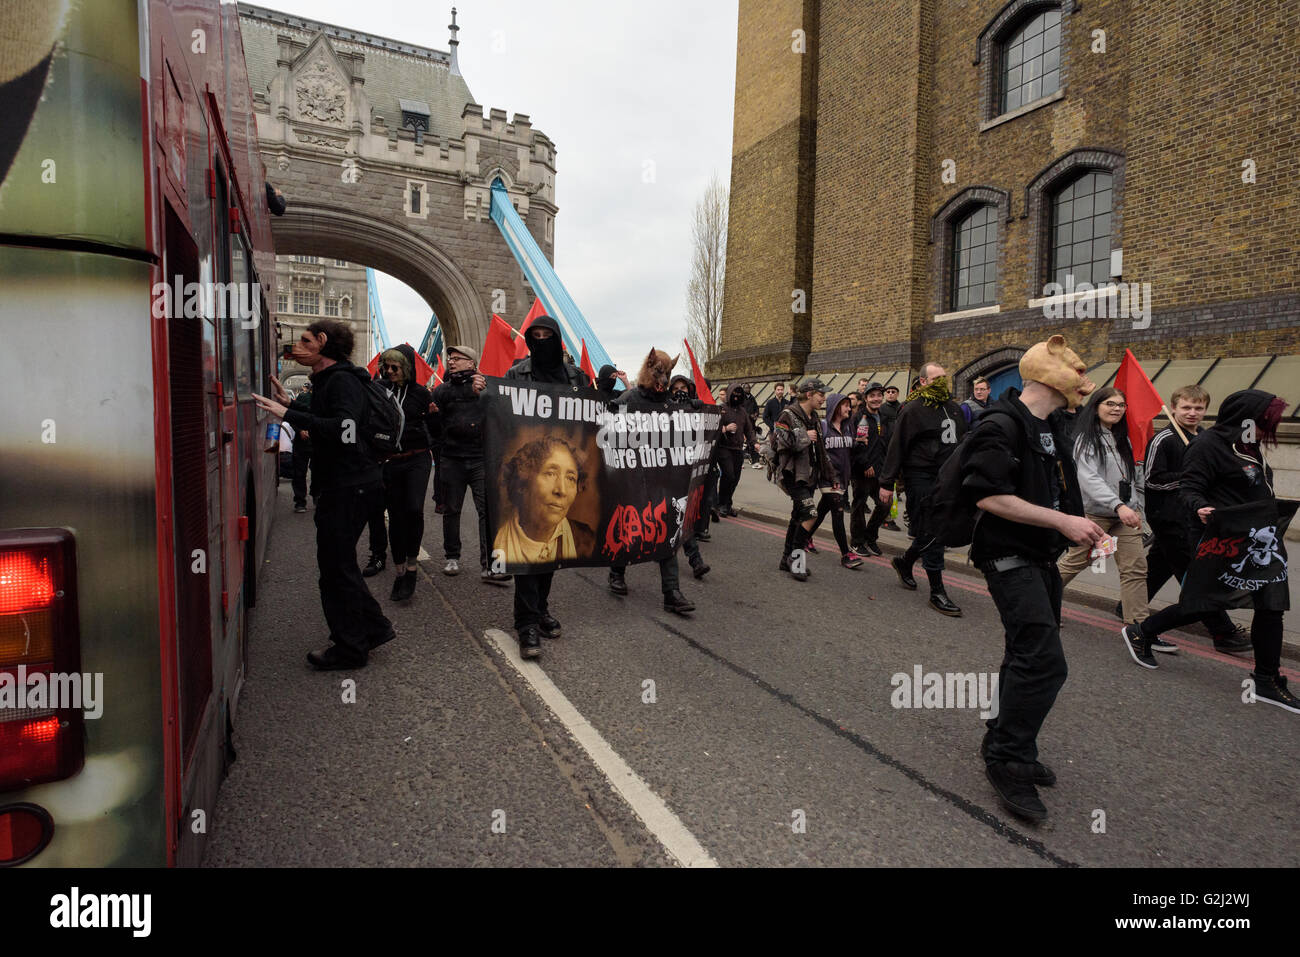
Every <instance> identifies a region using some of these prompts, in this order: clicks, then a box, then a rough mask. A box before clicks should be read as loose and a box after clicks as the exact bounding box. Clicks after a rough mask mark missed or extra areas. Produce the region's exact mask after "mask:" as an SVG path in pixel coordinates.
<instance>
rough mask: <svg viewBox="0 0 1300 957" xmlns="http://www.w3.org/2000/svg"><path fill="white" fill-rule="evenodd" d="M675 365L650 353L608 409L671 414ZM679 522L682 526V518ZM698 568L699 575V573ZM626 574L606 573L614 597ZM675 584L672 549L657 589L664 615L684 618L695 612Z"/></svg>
mask: <svg viewBox="0 0 1300 957" xmlns="http://www.w3.org/2000/svg"><path fill="white" fill-rule="evenodd" d="M675 365H677V359H676V358H672V357H670V356H669V355H668V353H666V352H661V351H660V350H658V349H651V350H650V354H649V355H647V356H646V358H645V361H644V362H642V363H641V371H640V372H638V373H637V377H636V385H635V386H633V387H632V388H630V389H626V390H625V391H624V392H623V394H622V395H620V396H619V397H618V398H617V399H615V400H614V401H613V402H611V403H610V408H611V409H613V410H614V411H616V412H670V411H672V407H671V406H670V405H669V396H668V385H669V382H670V381H671V380H670V376H671V375H672V371H673V366H675ZM682 521H683V525H684V522H685V515H684V514H683V515H682ZM681 531H682V533H683V534H690V530H688V529H686V528H684V527H683V528H682V530H681ZM690 541H691V550H693V551H694V552H695V555H694V556H693V557H692V559H691V566H692V568H695V569H696V573H695V577H696V578H700V577H702V576H703V574H704V572H707V571H708V566H706V565H704V560H703V559H702V558H700V557H699V554H700V550H699V548H698V547H697V546H695V544H694V535H693V534H691V535H690ZM688 554H689V552H688ZM701 567H703V571H700V570H699V569H700V568H701ZM626 572H627V565H613V566H611V567H610V569H609V590H610V591H611V592H613V593H614V594H615V595H626V594H627V579H626V578H625V577H624V576H625V574H626ZM679 584H680V578H679V576H678V571H677V550H676V549H674V550H673V553H672V554H671V555H669V556H668V557H667V558H665V559H663V560H662V561H660V562H659V585H660V588H661V590H662V591H663V593H664V611H671V612H673V613H674V614H678V615H686V614H689V613H691V612H693V611H694V610H695V605H693V604H692V603H691V602H690V600H689V599H687V597H686V596H685V595H683V594H682V592H681V588H680V587H679Z"/></svg>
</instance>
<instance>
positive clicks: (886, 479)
mask: <svg viewBox="0 0 1300 957" xmlns="http://www.w3.org/2000/svg"><path fill="white" fill-rule="evenodd" d="M917 383H918V384H917V387H916V389H914V390H913V391H912V394H911V395H909V396H908V397H907V403H906V404H905V405H904V406H903V410H902V411H901V412H900V413H899V414H898V419H897V421H896V422H895V423H894V427H893V432H892V434H891V435H890V438H889V448H888V450H887V451H886V452H885V466H884V468H883V470H882V471H881V475H880V501H881V503H882V504H884V505H885V506H888V505H889V500H890V499H891V498H892V497H893V494H894V493H893V489H894V483H895V482H897V481H898V479H899V478H902V480H903V482H904V484H905V485H906V487H907V525H908V528H909V529H911V531H912V534H913V535H914V536H915V537H914V538H913V539H912V541H911V543H910V544H909V545H908V546H907V551H905V552H904V553H903V554H902V555H901V556H899V557H898V558H894V559H891V560H890V564H891V565H892V566H893V568H894V571H895V573H896V574H897V575H898V580H899V582H900V583H901V584H902V585H903V587H904V588H907V589H910V590H912V591H915V590H916V579H915V578H913V577H912V568H913V566H914V565H915V564H916V560H917V559H918V558H919V559H921V567H922V568H924V569H925V574H926V576H927V577H928V578H929V579H930V607H931V608H933V609H934V610H935V611H937V612H939V613H940V614H944V615H948V616H949V617H951V618H960V617H961V609H960V608H958V607H957V605H956V603H954V602H953V600H952V599H951V598H949V597H948V593H947V591H946V590H945V589H944V585H943V542H942V541H941V540H940V537H939V536H938V535H937V534H936V533H935V532H934V530H932V529H930V528H929V527H928V526H927V524H926V516H925V498H926V496H927V495H929V493H930V490H931V489H932V488H933V487H934V484H935V478H936V476H937V475H938V472H939V469H940V468H942V466H943V464H944V462H946V461H947V460H948V457H949V456H950V455H952V453H953V450H954V449H955V448H956V447H957V443H958V442H960V441H961V438H962V436H963V435H965V434H966V419H965V417H964V416H963V415H962V414H961V409H960V408H958V406H957V403H956V402H954V401H953V400H952V392H951V391H950V390H949V387H948V373H947V372H945V371H944V368H943V366H941V365H939V363H937V362H926V363H923V364H922V365H921V376H920V378H919V379H918V380H917Z"/></svg>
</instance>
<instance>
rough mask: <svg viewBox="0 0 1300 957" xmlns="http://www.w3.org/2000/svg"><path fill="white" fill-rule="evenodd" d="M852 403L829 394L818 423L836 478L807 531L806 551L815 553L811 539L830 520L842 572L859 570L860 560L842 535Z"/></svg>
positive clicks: (849, 466) (850, 452) (849, 468)
mask: <svg viewBox="0 0 1300 957" xmlns="http://www.w3.org/2000/svg"><path fill="white" fill-rule="evenodd" d="M852 406H853V402H852V400H851V399H850V397H849V396H847V395H840V394H839V393H838V392H832V393H831V394H830V396H829V397H828V398H827V400H826V418H825V419H823V420H822V422H821V430H822V443H823V446H824V447H825V449H826V458H827V459H828V460H829V461H830V463H831V468H832V469H833V470H834V473H835V478H834V481H833V482H832V484H831V487H830V488H828V489H827V488H823V489H822V492H821V497H820V498H819V499H818V500H817V517H816V518H815V519H814V520H813V525H812V528H810V529H809V530H808V550H809V551H810V552H815V551H816V550H817V549H816V548H815V547H814V544H813V542H814V539H813V536H814V535H815V534H816V533H817V529H818V528H819V527H821V523H822V519H824V518H825V517H826V516H827V515H828V514H829V515H830V517H831V531H832V533H833V534H834V535H835V544H837V545H838V546H839V547H840V564H841V565H843V566H844V567H845V568H861V567H862V556H860V555H859V554H858V553H857V552H855V551H853V550H852V549H851V548H849V538H848V535H846V534H845V533H844V498H845V496H846V495H847V494H848V488H849V476H850V475H851V474H852V472H853V468H852V459H853V445H854V441H855V433H854V430H855V428H856V426H855V425H854V423H853V416H852Z"/></svg>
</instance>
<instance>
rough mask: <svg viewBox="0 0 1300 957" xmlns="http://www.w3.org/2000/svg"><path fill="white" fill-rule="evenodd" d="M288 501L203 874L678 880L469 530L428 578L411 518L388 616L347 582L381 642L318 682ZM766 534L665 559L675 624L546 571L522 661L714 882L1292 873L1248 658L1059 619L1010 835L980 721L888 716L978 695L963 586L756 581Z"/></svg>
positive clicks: (304, 554) (985, 620)
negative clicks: (290, 869)
mask: <svg viewBox="0 0 1300 957" xmlns="http://www.w3.org/2000/svg"><path fill="white" fill-rule="evenodd" d="M753 474H754V475H755V476H757V474H758V473H753ZM290 502H291V498H290V495H289V489H288V486H287V484H285V485H282V487H281V489H280V497H279V499H278V501H277V515H276V518H275V526H274V529H273V533H272V541H271V547H270V550H269V554H268V563H267V564H266V565H265V567H264V568H263V574H262V579H261V586H260V599H259V605H258V607H257V609H256V610H255V611H254V613H253V618H252V631H251V636H250V649H251V650H250V669H249V679H248V682H247V684H246V686H245V690H244V693H243V698H242V700H241V702H240V706H239V713H238V716H237V731H236V747H237V750H238V753H239V758H238V760H237V761H236V763H235V764H234V766H233V767H232V769H231V773H230V776H229V778H228V779H227V781H226V783H225V785H224V787H223V789H222V792H221V797H220V800H219V802H218V807H217V811H216V814H215V815H214V823H213V830H212V840H211V844H210V847H209V851H208V854H207V857H206V863H207V864H208V865H211V866H241V865H242V866H247V865H275V866H340V865H343V866H346V865H378V866H423V865H447V866H480V865H486V866H495V865H549V866H590V865H596V866H618V865H639V866H647V865H648V866H657V865H663V866H671V865H674V864H676V863H678V862H679V858H675V857H674V856H673V855H672V854H670V853H669V852H668V851H667V850H665V848H664V846H663V844H662V843H661V840H660V837H659V836H657V835H660V834H662V833H663V832H664V829H663V820H662V817H663V815H661V814H657V813H651V812H647V810H646V808H645V806H644V805H643V804H639V805H638V807H637V810H635V811H634V810H633V809H632V807H631V806H630V805H629V804H628V803H627V801H626V800H625V799H624V798H623V797H622V796H621V795H620V793H619V792H617V791H616V790H615V789H614V787H613V786H612V785H611V781H610V779H609V778H608V777H607V776H606V773H605V772H602V771H601V770H600V768H599V767H598V766H597V765H596V763H595V762H593V760H592V759H591V758H590V757H589V755H588V752H587V750H584V748H583V747H582V746H580V745H579V744H578V743H577V742H576V741H575V739H574V738H573V736H572V735H571V734H570V729H571V727H572V726H573V724H572V723H573V720H574V719H573V718H572V717H571V718H570V724H565V723H564V722H563V721H561V720H560V718H559V717H557V715H556V712H555V711H553V710H552V709H550V708H548V707H547V706H546V705H545V704H543V703H542V701H541V699H539V697H538V696H537V694H536V693H535V691H534V689H533V686H532V685H530V684H529V683H528V682H527V681H525V680H524V678H523V677H521V673H520V671H519V670H517V667H516V665H515V664H513V663H512V662H511V661H510V656H509V655H507V654H503V653H502V651H501V650H500V648H499V647H498V645H497V643H496V642H495V641H494V640H493V637H492V632H491V630H492V629H504V630H506V631H507V632H509V626H510V617H511V614H510V612H511V596H512V591H511V589H509V588H501V587H497V586H492V585H487V584H484V583H482V582H480V581H479V579H478V576H477V574H476V572H475V571H474V569H475V568H476V564H475V563H476V557H477V555H476V551H477V550H476V546H475V545H474V544H473V543H472V534H473V532H472V522H471V519H470V517H469V516H465V517H463V518H462V521H463V523H464V526H463V530H464V532H465V533H466V534H467V535H469V536H470V540H469V541H468V542H467V544H468V549H469V550H468V552H467V554H465V555H464V556H462V561H466V560H468V561H467V562H466V564H467V565H468V569H467V570H466V571H465V572H463V573H462V574H461V575H460V576H458V577H454V578H453V577H447V576H444V575H443V574H442V571H441V568H442V545H441V542H442V534H441V516H438V515H435V514H434V513H433V510H432V505H431V504H430V506H429V510H428V513H427V518H428V524H427V530H426V534H425V546H426V548H427V549H428V551H429V552H430V553H431V554H432V556H433V560H431V561H429V562H425V563H423V565H422V571H421V576H420V584H419V589H418V591H417V593H416V596H415V597H414V598H413V599H412V600H411V601H410V602H408V603H406V605H405V607H400V608H399V607H394V605H393V603H392V602H390V601H389V600H388V591H389V589H390V588H391V585H392V574H391V573H390V572H388V571H386V572H385V573H383V574H382V575H381V576H379V577H377V578H374V579H370V581H371V583H372V590H373V591H374V592H375V594H376V597H378V598H379V599H380V601H381V603H382V604H384V606H385V608H386V610H388V613H389V616H390V617H391V618H392V619H393V621H394V623H395V624H396V626H397V630H398V633H399V636H400V637H399V639H398V640H397V641H394V642H392V643H390V644H389V645H387V646H385V647H384V648H382V649H380V650H379V651H377V652H375V654H374V655H373V657H372V659H371V664H370V666H369V667H367V668H366V669H364V670H362V671H359V672H346V673H330V674H320V673H315V672H313V671H312V670H311V669H310V668H309V666H308V665H307V663H306V661H305V659H304V655H305V653H306V652H307V651H308V650H309V649H311V648H313V647H319V646H321V645H323V644H324V643H325V642H324V639H323V636H324V634H325V628H324V622H323V619H322V616H321V612H320V606H319V601H318V597H317V593H316V571H315V567H314V560H313V559H314V545H313V540H314V527H313V524H312V516H311V514H310V513H308V514H306V515H295V514H293V513H292V510H291V507H290ZM467 504H468V503H467ZM471 514H472V506H471ZM827 531H828V532H829V529H827ZM781 537H782V536H781V531H780V530H779V529H776V528H774V527H772V526H770V525H764V524H761V523H757V522H752V521H749V520H745V519H744V518H742V519H740V520H728V521H725V522H724V523H723V524H722V526H721V527H715V529H714V534H713V541H712V543H710V544H706V545H705V546H704V548H705V556H706V558H707V560H708V562H709V563H710V564H711V565H712V566H713V571H712V572H711V573H710V574H709V575H708V576H707V578H706V579H705V580H704V581H703V582H696V581H694V580H693V579H691V577H690V575H689V571H688V569H687V566H686V563H685V562H684V561H683V562H682V568H683V572H684V578H683V590H684V591H685V592H686V593H687V595H688V596H689V597H690V598H691V599H692V600H693V601H695V603H696V605H697V611H696V613H695V614H694V615H692V616H690V617H689V618H682V617H678V616H675V615H671V614H669V613H666V612H664V611H663V610H662V606H661V603H660V592H659V587H658V586H659V583H658V580H657V579H658V575H657V570H656V568H655V567H654V566H653V565H641V566H634V567H633V568H632V569H630V570H629V573H628V583H629V585H630V587H631V594H630V595H629V596H627V597H625V598H619V597H616V596H614V595H611V594H610V593H609V592H608V590H607V589H606V587H605V576H606V573H605V571H604V570H603V569H577V570H569V571H564V572H561V573H559V574H557V576H556V579H555V585H554V589H553V591H552V595H551V607H552V612H553V613H554V614H555V615H556V616H557V617H558V618H559V619H560V620H561V621H562V622H563V624H564V636H563V637H562V638H560V639H559V640H558V641H554V642H550V641H548V642H546V647H545V653H544V655H543V657H542V658H541V659H540V662H539V663H525V664H522V665H520V666H519V667H522V668H523V669H524V670H525V671H529V670H531V673H532V674H538V673H542V672H544V674H545V676H546V677H548V678H549V679H550V681H551V682H553V683H554V686H555V687H556V689H558V691H559V692H560V693H561V694H562V695H563V696H564V697H565V698H566V699H567V701H568V702H569V703H570V704H571V705H572V706H573V709H575V710H576V712H577V714H578V715H579V716H580V717H579V718H578V719H577V721H578V723H581V722H582V721H583V720H584V719H585V722H588V723H589V724H590V726H591V728H592V729H594V731H595V732H596V733H597V734H598V735H599V736H600V738H601V739H603V741H604V742H606V743H607V744H608V745H609V747H610V748H612V750H613V751H614V752H616V753H617V755H618V756H620V757H621V759H622V760H623V761H625V762H626V764H627V765H628V766H629V767H630V769H631V771H632V772H634V773H635V775H636V776H637V777H638V778H639V780H640V781H641V782H643V783H644V784H645V785H646V786H647V787H648V789H649V791H650V792H653V795H655V796H657V799H659V800H661V801H662V804H663V805H665V806H666V809H667V811H666V813H667V816H668V817H669V818H672V819H673V821H672V824H673V826H674V827H676V826H680V827H681V828H683V829H684V831H685V832H688V834H689V836H690V837H693V839H694V841H695V842H698V846H699V847H701V848H702V849H703V851H704V852H705V854H706V855H707V858H708V859H709V860H710V861H711V862H716V863H717V864H719V865H722V866H728V867H736V866H787V865H889V866H900V865H901V866H908V865H960V866H965V865H995V866H997V865H1012V866H1027V867H1028V866H1032V867H1054V866H1055V867H1060V866H1071V865H1083V866H1160V865H1186V866H1221V865H1240V866H1251V865H1263V866H1275V867H1294V866H1296V865H1297V863H1300V850H1297V846H1298V845H1297V841H1296V836H1297V835H1296V828H1297V826H1296V814H1295V798H1294V796H1295V794H1296V793H1297V788H1298V786H1300V768H1298V767H1297V763H1296V761H1295V755H1296V754H1297V752H1298V751H1300V717H1298V716H1296V715H1291V714H1289V713H1287V712H1284V711H1281V710H1280V709H1276V708H1272V707H1268V706H1266V705H1259V704H1251V705H1248V704H1244V703H1243V702H1242V687H1241V683H1242V680H1243V679H1244V678H1246V677H1247V676H1248V675H1249V668H1250V661H1249V659H1233V658H1227V657H1224V656H1220V655H1217V654H1215V653H1214V652H1213V650H1212V649H1210V648H1208V647H1207V645H1208V639H1206V638H1205V637H1204V636H1203V635H1200V634H1193V635H1186V636H1184V635H1180V634H1175V635H1173V636H1172V637H1173V639H1174V640H1175V641H1177V642H1178V643H1179V644H1180V645H1182V648H1183V650H1182V652H1181V653H1180V654H1178V655H1176V656H1161V657H1160V665H1161V667H1160V669H1159V670H1158V671H1154V672H1150V671H1146V670H1144V669H1141V668H1139V667H1137V666H1136V665H1135V664H1134V663H1133V662H1132V661H1131V660H1130V659H1129V657H1128V654H1127V652H1126V651H1125V649H1124V648H1123V646H1122V645H1121V642H1120V638H1119V637H1118V629H1117V627H1116V626H1117V622H1116V620H1115V619H1113V618H1111V617H1110V616H1108V615H1107V614H1105V613H1103V612H1101V611H1098V610H1096V609H1093V608H1088V607H1085V606H1081V605H1068V606H1067V611H1066V622H1065V627H1064V632H1063V638H1064V641H1065V644H1066V650H1067V655H1068V657H1069V665H1070V677H1069V679H1068V681H1067V683H1066V685H1065V688H1064V690H1063V691H1062V693H1061V695H1060V697H1059V698H1058V700H1057V703H1056V707H1055V708H1054V709H1053V711H1052V713H1051V715H1050V716H1049V717H1048V720H1047V723H1046V725H1045V727H1044V728H1043V732H1042V734H1041V736H1040V739H1039V744H1040V748H1041V752H1042V753H1041V757H1042V760H1043V761H1045V762H1046V763H1048V764H1050V765H1051V766H1052V767H1053V768H1054V769H1055V770H1056V772H1057V775H1058V777H1059V779H1060V780H1059V783H1058V785H1057V786H1056V787H1055V788H1050V789H1043V792H1042V793H1043V797H1044V801H1045V803H1046V804H1047V806H1048V808H1049V811H1050V817H1049V818H1048V820H1047V822H1046V823H1045V824H1042V825H1039V826H1034V825H1030V824H1026V823H1023V822H1021V821H1018V820H1017V819H1015V818H1014V817H1012V816H1010V815H1009V814H1008V813H1006V812H1005V811H1003V810H1002V809H1001V807H1000V806H999V805H998V803H997V801H996V799H995V797H994V795H993V793H992V790H991V788H990V786H989V785H988V783H987V781H986V780H985V778H984V774H983V768H982V763H981V761H980V759H979V757H978V754H977V749H978V746H979V742H980V738H981V735H982V733H983V724H982V722H981V721H980V719H979V717H978V713H977V712H978V706H976V707H974V708H970V707H967V708H960V709H959V708H938V709H927V708H916V709H903V708H895V707H894V706H893V703H892V700H891V699H893V698H894V697H895V686H894V684H893V682H892V681H891V679H892V677H893V676H894V675H895V674H899V673H901V674H904V675H907V676H908V677H909V678H910V677H911V675H912V674H913V671H914V669H915V668H916V667H917V666H920V667H921V670H922V671H923V672H939V673H950V672H951V673H976V674H978V673H989V672H993V673H996V671H997V667H998V664H999V662H1000V659H1001V649H1002V635H1003V632H1002V628H1001V625H1000V623H999V621H998V618H997V614H996V611H995V609H994V608H993V605H992V603H991V601H990V600H989V598H988V597H987V594H986V593H985V592H984V590H983V588H982V584H981V582H980V580H979V579H978V578H970V577H963V576H958V575H950V576H949V581H950V589H949V590H950V594H951V595H952V597H953V599H954V600H955V601H957V603H958V604H960V605H961V606H962V608H963V610H964V612H965V615H964V617H962V618H959V619H950V618H946V617H944V616H942V615H939V614H938V613H936V612H935V611H933V610H932V609H930V608H929V606H928V605H927V604H926V602H925V592H924V590H922V592H919V593H914V592H909V591H905V590H904V589H902V588H901V587H900V586H899V584H898V582H897V579H896V578H895V576H894V574H893V572H892V571H891V570H890V569H889V568H888V566H887V565H886V564H885V560H884V559H875V560H872V561H869V562H868V563H867V564H866V565H865V566H864V567H863V568H861V569H858V570H856V571H850V570H845V569H842V568H840V567H839V565H838V562H837V556H836V553H835V549H834V546H833V545H832V544H831V543H830V538H829V535H826V536H823V537H822V539H821V541H822V542H824V543H825V544H824V545H823V546H822V552H821V554H819V555H816V556H813V557H812V558H811V568H812V578H811V580H810V581H809V582H807V583H803V584H801V583H798V582H795V581H794V580H793V579H791V578H790V577H789V576H787V575H784V574H782V573H780V572H778V571H777V570H776V563H777V560H778V559H779V557H780V549H781ZM363 540H364V536H363ZM363 548H364V546H363ZM362 555H363V559H364V552H363V553H362ZM348 678H352V679H354V680H355V681H356V695H355V697H356V701H355V703H345V702H344V700H343V697H344V686H343V684H342V683H343V682H344V681H345V680H347V679H348ZM647 682H653V685H652V686H651V685H648V684H647ZM651 689H652V690H653V695H651V694H650V690H651ZM651 698H653V701H651V700H649V699H651ZM618 783H620V784H625V783H626V782H622V781H620V782H618ZM625 790H626V789H625ZM643 819H646V820H651V821H652V822H653V830H652V829H651V827H650V826H647V824H646V823H644V820H643Z"/></svg>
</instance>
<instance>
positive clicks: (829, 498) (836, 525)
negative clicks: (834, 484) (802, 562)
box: [808, 492, 849, 555]
mask: <svg viewBox="0 0 1300 957" xmlns="http://www.w3.org/2000/svg"><path fill="white" fill-rule="evenodd" d="M827 512H829V513H830V516H831V531H832V532H834V534H835V544H836V545H838V546H839V547H840V554H841V555H846V554H848V551H849V540H848V539H847V538H846V537H845V536H844V496H842V495H840V493H839V492H822V496H821V498H820V499H818V500H817V517H816V518H815V519H813V527H812V528H811V529H809V530H808V535H809V537H812V533H813V532H815V531H817V529H819V528H821V524H822V519H824V518H825V517H826V513H827Z"/></svg>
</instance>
